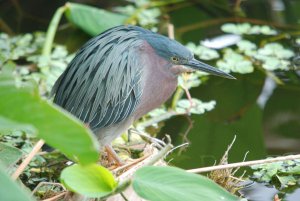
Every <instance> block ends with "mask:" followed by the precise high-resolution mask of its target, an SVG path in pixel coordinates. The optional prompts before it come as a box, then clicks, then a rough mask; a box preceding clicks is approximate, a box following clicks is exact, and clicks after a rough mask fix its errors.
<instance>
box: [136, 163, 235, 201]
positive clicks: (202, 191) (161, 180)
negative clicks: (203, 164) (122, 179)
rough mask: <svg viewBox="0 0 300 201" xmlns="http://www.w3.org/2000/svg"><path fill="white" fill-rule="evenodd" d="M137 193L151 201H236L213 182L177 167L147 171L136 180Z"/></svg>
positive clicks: (153, 168)
mask: <svg viewBox="0 0 300 201" xmlns="http://www.w3.org/2000/svg"><path fill="white" fill-rule="evenodd" d="M133 188H134V190H135V191H136V193H137V194H138V195H139V196H141V197H142V198H144V199H147V200H150V201H182V200H188V201H208V200H209V201H220V200H223V201H236V200H239V198H238V197H236V196H234V195H231V194H230V193H228V192H227V191H226V190H225V189H223V188H221V187H220V186H219V185H217V184H215V183H214V182H213V181H211V180H210V179H208V178H206V177H204V176H201V175H197V174H192V173H188V172H186V171H184V170H182V169H179V168H175V167H155V166H149V167H143V168H141V169H139V170H137V171H136V173H135V175H134V179H133Z"/></svg>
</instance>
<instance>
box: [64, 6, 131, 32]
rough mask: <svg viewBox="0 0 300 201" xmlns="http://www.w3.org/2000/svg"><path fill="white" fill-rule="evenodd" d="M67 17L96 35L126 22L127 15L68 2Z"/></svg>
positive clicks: (84, 29)
mask: <svg viewBox="0 0 300 201" xmlns="http://www.w3.org/2000/svg"><path fill="white" fill-rule="evenodd" d="M66 17H67V18H68V20H69V21H70V22H72V23H74V24H75V25H76V26H78V27H79V28H81V29H82V30H83V31H85V32H86V33H88V34H90V35H92V36H95V35H98V34H99V33H101V32H103V31H105V30H107V29H109V28H111V27H114V26H118V25H122V24H124V22H125V20H126V19H127V16H125V15H121V14H116V13H112V12H109V11H106V10H103V9H99V8H96V7H92V6H86V5H82V4H77V3H68V4H67V10H66Z"/></svg>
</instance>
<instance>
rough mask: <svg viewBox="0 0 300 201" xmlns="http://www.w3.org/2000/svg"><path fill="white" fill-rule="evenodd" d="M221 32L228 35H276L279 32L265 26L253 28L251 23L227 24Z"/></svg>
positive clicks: (222, 27)
mask: <svg viewBox="0 0 300 201" xmlns="http://www.w3.org/2000/svg"><path fill="white" fill-rule="evenodd" d="M221 30H222V31H224V32H226V33H233V34H238V35H242V34H248V35H249V34H263V35H275V34H277V31H276V30H274V29H271V28H270V27H269V26H266V25H263V26H259V25H254V26H252V25H251V24H249V23H241V24H233V23H226V24H224V25H222V26H221Z"/></svg>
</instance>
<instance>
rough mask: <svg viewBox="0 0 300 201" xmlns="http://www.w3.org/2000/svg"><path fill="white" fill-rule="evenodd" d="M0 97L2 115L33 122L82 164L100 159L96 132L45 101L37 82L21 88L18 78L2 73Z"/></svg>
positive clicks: (19, 120)
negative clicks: (35, 85)
mask: <svg viewBox="0 0 300 201" xmlns="http://www.w3.org/2000/svg"><path fill="white" fill-rule="evenodd" d="M25 85H26V86H25ZM0 97H1V99H0V115H1V116H4V117H6V118H8V119H10V120H12V121H15V122H20V123H22V124H31V125H33V126H34V127H35V128H36V129H37V131H38V135H39V137H41V138H43V139H44V140H45V141H46V142H47V143H48V144H49V145H51V146H53V147H55V148H57V149H59V150H60V151H62V152H63V153H64V154H65V155H67V156H68V157H70V158H72V159H73V160H76V161H79V162H80V163H82V164H88V163H93V162H96V161H97V160H98V152H97V144H96V143H95V142H96V139H95V137H94V135H93V134H92V133H91V132H90V131H89V130H88V129H87V128H85V127H84V126H83V124H82V123H81V122H80V121H79V120H77V119H75V118H74V117H73V116H71V115H70V114H68V113H66V112H63V111H62V109H60V108H58V107H57V106H54V105H52V104H51V103H50V102H48V101H46V100H43V99H42V98H41V97H40V96H39V94H38V92H37V90H36V87H34V86H33V84H31V85H30V84H29V83H25V84H22V87H19V88H17V87H16V86H15V81H14V80H13V79H12V78H8V75H5V74H4V73H2V74H0Z"/></svg>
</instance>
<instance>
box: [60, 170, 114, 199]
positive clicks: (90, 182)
mask: <svg viewBox="0 0 300 201" xmlns="http://www.w3.org/2000/svg"><path fill="white" fill-rule="evenodd" d="M61 181H62V182H63V183H64V184H65V186H66V187H67V188H68V189H70V190H71V191H74V192H77V193H80V194H82V195H85V196H87V197H98V198H100V197H104V196H106V195H108V194H110V193H112V192H113V191H114V190H115V188H116V186H117V182H116V181H115V179H114V176H113V175H112V173H111V172H110V171H108V170H107V169H105V168H104V167H102V166H100V165H97V164H91V165H87V166H80V165H72V166H70V167H67V168H65V169H64V170H63V171H62V173H61Z"/></svg>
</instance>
